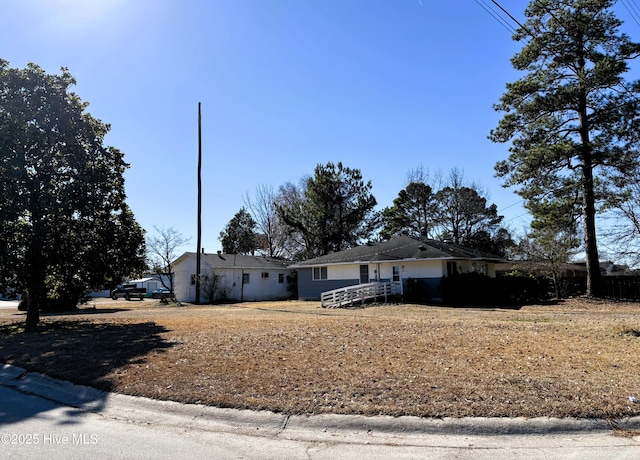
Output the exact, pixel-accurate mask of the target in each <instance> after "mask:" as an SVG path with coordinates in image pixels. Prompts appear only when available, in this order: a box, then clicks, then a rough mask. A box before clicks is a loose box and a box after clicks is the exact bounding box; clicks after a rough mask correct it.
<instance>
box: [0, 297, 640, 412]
mask: <svg viewBox="0 0 640 460" xmlns="http://www.w3.org/2000/svg"><path fill="white" fill-rule="evenodd" d="M123 305H124V304H123ZM638 308H640V305H637V304H626V303H608V302H589V301H586V300H581V299H574V300H571V301H568V302H565V303H562V304H558V305H537V306H527V307H524V308H522V309H520V310H486V311H485V310H478V309H461V308H455V309H452V308H437V307H428V306H420V305H389V306H384V305H378V306H373V307H369V308H361V309H353V310H325V309H322V308H320V306H319V304H318V303H315V302H278V303H275V302H274V303H243V304H235V305H225V306H186V307H173V306H168V307H167V306H160V305H159V304H158V303H157V302H152V301H148V300H146V301H144V302H140V303H137V302H136V303H135V304H134V303H127V304H126V308H118V305H117V303H116V302H113V303H104V304H98V306H97V307H96V310H95V311H93V312H91V313H90V314H82V313H79V314H76V315H73V316H62V315H61V316H48V317H47V318H46V320H45V321H44V323H43V327H42V331H41V332H38V333H24V332H22V331H21V330H20V327H21V326H20V325H19V324H16V314H15V312H13V311H11V312H8V311H6V310H5V311H2V312H0V362H5V363H10V364H15V365H18V366H22V367H26V368H27V369H29V370H35V371H40V372H44V373H46V374H48V375H51V376H53V377H57V378H64V379H66V380H71V381H74V382H76V383H82V384H88V385H94V386H98V387H100V388H104V389H108V390H111V391H116V392H121V393H127V394H132V395H144V396H147V397H151V398H157V399H168V400H175V401H181V402H190V403H202V404H207V405H214V406H219V407H234V408H246V409H269V410H272V411H276V412H283V413H289V414H320V413H340V414H364V415H377V414H387V415H394V416H399V415H415V416H424V417H464V416H491V417H516V416H521V417H536V416H552V417H569V416H571V417H580V418H588V417H598V418H606V419H610V418H619V417H624V416H635V415H640V407H639V406H640V404H633V403H632V402H630V399H629V396H637V397H639V398H640V374H639V373H638V372H637V360H638V356H640V341H638V340H635V339H636V338H637V337H638V335H636V332H638V331H640V322H639V321H638ZM107 309H108V310H107ZM102 311H104V312H105V313H102ZM107 311H108V313H106V312H107ZM20 319H23V318H20ZM636 325H637V326H636ZM621 331H622V332H621Z"/></svg>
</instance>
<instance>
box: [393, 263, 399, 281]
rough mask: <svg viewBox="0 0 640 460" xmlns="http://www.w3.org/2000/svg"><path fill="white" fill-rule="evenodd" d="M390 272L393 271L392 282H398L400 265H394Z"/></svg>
mask: <svg viewBox="0 0 640 460" xmlns="http://www.w3.org/2000/svg"><path fill="white" fill-rule="evenodd" d="M392 270H393V281H400V265H394V266H393V268H392Z"/></svg>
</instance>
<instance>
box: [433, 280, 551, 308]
mask: <svg viewBox="0 0 640 460" xmlns="http://www.w3.org/2000/svg"><path fill="white" fill-rule="evenodd" d="M439 289H440V292H441V295H442V298H443V301H444V303H446V304H448V305H525V304H530V303H535V302H540V301H544V300H548V299H549V298H550V297H549V294H548V293H549V290H548V289H547V283H546V281H545V280H541V279H537V278H532V277H528V276H505V277H500V278H490V277H488V276H485V275H481V274H479V273H462V274H459V275H456V276H448V277H443V278H442V279H441V280H440V287H439Z"/></svg>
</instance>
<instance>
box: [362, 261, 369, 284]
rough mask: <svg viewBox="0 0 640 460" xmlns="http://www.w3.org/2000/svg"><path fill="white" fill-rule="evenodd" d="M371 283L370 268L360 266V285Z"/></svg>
mask: <svg viewBox="0 0 640 460" xmlns="http://www.w3.org/2000/svg"><path fill="white" fill-rule="evenodd" d="M368 282H369V266H368V265H360V284H367V283H368Z"/></svg>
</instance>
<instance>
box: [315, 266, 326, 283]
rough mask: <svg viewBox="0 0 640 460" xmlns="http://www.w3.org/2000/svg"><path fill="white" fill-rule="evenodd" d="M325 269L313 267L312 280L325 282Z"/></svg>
mask: <svg viewBox="0 0 640 460" xmlns="http://www.w3.org/2000/svg"><path fill="white" fill-rule="evenodd" d="M326 279H327V267H313V280H314V281H315V280H326Z"/></svg>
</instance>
